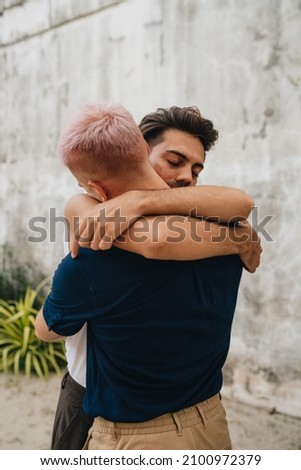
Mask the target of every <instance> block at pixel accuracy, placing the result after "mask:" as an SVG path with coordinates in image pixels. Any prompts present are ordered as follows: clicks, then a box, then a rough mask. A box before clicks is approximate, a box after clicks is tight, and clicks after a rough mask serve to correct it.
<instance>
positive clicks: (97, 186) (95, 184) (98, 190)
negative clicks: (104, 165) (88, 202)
mask: <svg viewBox="0 0 301 470" xmlns="http://www.w3.org/2000/svg"><path fill="white" fill-rule="evenodd" d="M88 186H89V188H91V193H92V194H95V198H96V199H98V200H99V201H100V202H105V201H107V200H108V197H107V193H106V190H105V189H104V187H103V186H102V184H101V183H100V182H99V181H91V180H89V181H88Z"/></svg>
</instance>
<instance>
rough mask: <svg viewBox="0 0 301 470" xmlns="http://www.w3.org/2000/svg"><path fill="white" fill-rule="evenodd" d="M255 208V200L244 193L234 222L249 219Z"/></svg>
mask: <svg viewBox="0 0 301 470" xmlns="http://www.w3.org/2000/svg"><path fill="white" fill-rule="evenodd" d="M254 207H255V201H254V199H253V198H252V197H251V196H250V195H249V194H247V193H245V192H243V191H242V194H241V198H240V204H239V207H238V214H239V215H237V216H235V217H234V222H235V221H239V220H244V219H247V218H248V217H249V215H250V214H251V212H252V210H253V208H254Z"/></svg>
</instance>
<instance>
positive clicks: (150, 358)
mask: <svg viewBox="0 0 301 470" xmlns="http://www.w3.org/2000/svg"><path fill="white" fill-rule="evenodd" d="M241 273H242V263H241V261H240V258H239V257H238V256H236V255H233V256H232V255H231V256H223V257H216V258H210V259H205V260H196V261H161V260H150V259H146V258H144V257H142V256H140V255H136V254H133V253H129V252H126V251H123V250H120V249H118V248H114V247H113V248H111V249H110V250H108V251H97V252H94V251H92V250H89V249H81V250H80V254H79V256H78V258H76V259H72V258H71V257H70V255H68V256H67V257H66V258H64V259H63V260H62V262H61V263H60V265H59V267H58V269H57V271H56V272H55V275H54V278H53V284H52V291H51V293H50V294H49V296H48V298H47V299H46V302H45V305H44V307H43V312H44V318H45V320H46V323H47V324H48V326H49V328H50V329H51V330H53V331H54V332H56V333H57V334H59V335H62V336H70V335H73V334H75V333H76V332H78V331H79V330H80V329H81V327H82V326H83V325H84V323H86V322H87V326H88V328H87V331H88V337H87V393H86V397H85V401H84V409H85V412H86V413H87V414H89V415H91V416H102V417H104V418H106V419H108V420H110V421H119V422H137V421H146V420H148V419H152V418H154V417H156V416H159V415H162V414H164V413H167V412H174V411H177V410H180V409H183V408H186V407H188V406H192V405H193V404H195V403H198V402H200V401H203V400H206V399H208V398H210V397H211V396H213V395H215V394H216V393H218V392H219V391H220V389H221V386H222V367H223V365H224V362H225V360H226V356H227V353H228V349H229V344H230V332H231V326H232V320H233V314H234V310H235V306H236V301H237V293H238V286H239V282H240V278H241Z"/></svg>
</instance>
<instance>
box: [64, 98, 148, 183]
mask: <svg viewBox="0 0 301 470" xmlns="http://www.w3.org/2000/svg"><path fill="white" fill-rule="evenodd" d="M59 153H60V155H61V157H62V159H63V161H64V163H65V165H66V166H67V167H68V168H69V170H70V171H72V172H84V173H86V174H87V175H88V176H89V177H91V178H92V177H95V172H97V171H104V172H105V173H107V174H110V173H112V176H114V175H116V174H117V175H118V173H123V172H124V170H127V169H129V167H133V168H135V169H137V163H139V162H142V161H143V160H144V159H145V158H147V152H146V145H145V141H144V138H143V136H142V133H141V131H140V129H139V127H138V126H137V124H136V123H135V121H134V119H133V117H132V115H131V114H130V113H129V112H128V111H127V110H126V109H125V108H124V107H123V106H122V105H120V104H118V103H114V104H90V105H85V106H84V107H83V109H82V112H81V113H80V114H79V115H78V116H77V117H76V118H75V119H74V120H73V121H72V122H71V124H70V125H69V127H67V129H66V130H65V131H64V132H63V134H62V136H61V138H60V140H59ZM113 172H114V174H113Z"/></svg>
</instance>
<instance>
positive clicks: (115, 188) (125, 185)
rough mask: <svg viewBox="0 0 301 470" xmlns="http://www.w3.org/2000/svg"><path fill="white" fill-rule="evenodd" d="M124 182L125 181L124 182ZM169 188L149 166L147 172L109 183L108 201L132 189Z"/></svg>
mask: <svg viewBox="0 0 301 470" xmlns="http://www.w3.org/2000/svg"><path fill="white" fill-rule="evenodd" d="M125 180H126V181H125ZM168 187H169V186H168V185H167V184H166V183H165V181H163V180H162V178H160V176H158V174H157V173H156V172H155V170H154V169H153V168H152V167H151V166H150V167H149V168H147V171H144V172H140V173H139V174H135V175H134V176H133V177H132V178H128V177H127V178H121V179H120V181H119V180H117V181H115V182H112V183H110V189H109V191H108V194H107V195H108V199H112V198H113V197H116V196H120V195H121V194H123V193H125V192H126V191H131V190H134V189H165V188H168Z"/></svg>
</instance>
